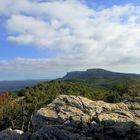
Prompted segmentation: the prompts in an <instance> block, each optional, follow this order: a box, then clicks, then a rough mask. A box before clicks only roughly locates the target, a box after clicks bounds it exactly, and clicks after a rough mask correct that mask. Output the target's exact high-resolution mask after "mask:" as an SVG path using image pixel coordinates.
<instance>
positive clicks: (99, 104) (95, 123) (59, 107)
mask: <svg viewBox="0 0 140 140" xmlns="http://www.w3.org/2000/svg"><path fill="white" fill-rule="evenodd" d="M130 107H131V106H130V104H129V103H126V104H125V103H116V104H111V103H106V102H103V101H92V100H89V99H87V98H84V97H80V96H68V95H60V96H59V97H58V98H56V99H55V100H54V101H53V102H52V103H51V104H49V105H47V106H46V107H44V108H41V109H40V110H38V111H37V113H36V114H35V115H34V116H33V117H32V125H33V128H34V131H36V133H38V134H39V133H40V131H41V133H42V131H43V130H44V129H42V128H44V127H45V130H46V127H47V129H50V130H53V131H56V130H57V132H59V131H60V130H65V131H60V132H63V133H64V132H65V133H66V134H68V136H70V137H71V134H69V132H72V133H73V136H74V134H75V133H77V134H78V136H79V137H81V135H86V136H91V135H92V136H93V137H92V138H96V136H97V138H98V137H99V136H101V135H102V139H105V138H106V137H107V139H109V138H122V139H123V138H128V136H129V137H130V134H131V135H137V136H138V135H139V133H138V132H139V125H138V122H139V117H136V113H134V111H132V109H131V110H130ZM138 108H139V105H138V104H137V111H138ZM60 127H61V129H60ZM54 128H55V129H54ZM71 128H72V129H71ZM133 128H135V129H133ZM136 131H137V133H136ZM51 132H52V131H51ZM57 132H55V134H56V133H57ZM60 132H59V134H60V135H61V133H60ZM44 133H45V134H46V135H50V133H49V131H44ZM48 133H49V134H48ZM51 134H52V133H51ZM62 135H63V134H62ZM74 137H75V138H76V136H74ZM135 137H136V136H135ZM62 139H63V138H62ZM98 139H101V138H98Z"/></svg>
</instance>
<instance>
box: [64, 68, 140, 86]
mask: <svg viewBox="0 0 140 140" xmlns="http://www.w3.org/2000/svg"><path fill="white" fill-rule="evenodd" d="M62 80H80V81H87V82H92V83H94V84H99V85H100V84H109V83H116V82H121V81H139V82H140V74H134V73H120V72H112V71H108V70H105V69H87V70H86V71H73V72H68V73H67V74H66V75H65V76H64V77H63V78H62Z"/></svg>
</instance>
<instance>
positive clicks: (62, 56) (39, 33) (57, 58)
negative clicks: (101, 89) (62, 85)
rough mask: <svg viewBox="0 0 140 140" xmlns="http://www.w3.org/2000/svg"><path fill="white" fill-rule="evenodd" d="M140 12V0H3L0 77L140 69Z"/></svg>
mask: <svg viewBox="0 0 140 140" xmlns="http://www.w3.org/2000/svg"><path fill="white" fill-rule="evenodd" d="M139 15H140V1H138V0H134V1H132V0H117V1H116V0H94V1H93V0H53V1H47V0H44V1H42V2H40V1H39V0H20V1H19V0H1V1H0V80H19V79H40V78H41V79H42V78H43V79H45V78H48V79H52V78H57V77H61V76H63V75H65V74H66V72H68V71H73V70H86V69H88V68H97V67H98V68H105V69H108V70H113V71H120V72H133V73H140V64H139V60H140V55H139V54H140V16H139Z"/></svg>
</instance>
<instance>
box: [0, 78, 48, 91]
mask: <svg viewBox="0 0 140 140" xmlns="http://www.w3.org/2000/svg"><path fill="white" fill-rule="evenodd" d="M44 81H47V80H17V81H0V92H5V91H16V90H20V89H22V88H25V87H26V86H34V85H36V84H38V83H41V82H44Z"/></svg>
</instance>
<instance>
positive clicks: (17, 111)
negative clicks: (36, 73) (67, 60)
mask: <svg viewBox="0 0 140 140" xmlns="http://www.w3.org/2000/svg"><path fill="white" fill-rule="evenodd" d="M60 94H66V95H77V96H78V95H80V96H83V97H87V98H89V99H92V100H103V101H106V102H111V103H114V102H121V101H123V100H126V99H129V98H132V97H133V96H140V83H139V82H133V83H131V82H128V81H125V82H120V83H117V84H115V85H112V86H107V87H104V86H102V87H98V86H95V85H93V83H92V84H90V83H89V82H83V81H74V80H73V81H72V80H71V81H69V80H67V81H63V80H53V81H46V82H43V83H41V84H38V85H36V86H33V87H26V88H25V89H22V90H20V91H17V92H16V93H3V94H0V130H3V129H5V128H8V127H10V128H13V129H21V130H24V131H26V130H32V126H31V122H30V120H31V117H32V114H33V113H35V112H36V111H37V110H38V109H39V108H41V107H44V106H46V105H47V104H49V103H50V102H51V101H52V100H54V99H55V98H56V97H57V96H58V95H60Z"/></svg>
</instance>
